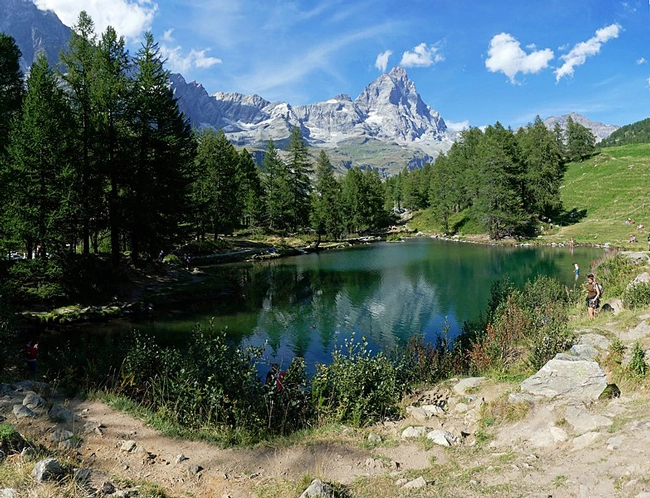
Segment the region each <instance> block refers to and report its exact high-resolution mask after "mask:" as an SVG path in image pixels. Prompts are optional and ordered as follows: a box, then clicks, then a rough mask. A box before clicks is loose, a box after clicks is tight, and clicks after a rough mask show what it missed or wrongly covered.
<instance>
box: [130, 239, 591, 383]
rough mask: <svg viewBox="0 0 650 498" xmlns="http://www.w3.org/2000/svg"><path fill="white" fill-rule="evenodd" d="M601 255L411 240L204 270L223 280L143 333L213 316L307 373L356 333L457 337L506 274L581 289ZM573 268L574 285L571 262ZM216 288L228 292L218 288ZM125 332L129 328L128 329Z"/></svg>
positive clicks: (377, 344) (172, 331) (379, 340)
mask: <svg viewBox="0 0 650 498" xmlns="http://www.w3.org/2000/svg"><path fill="white" fill-rule="evenodd" d="M602 255H603V250H602V249H596V248H575V250H574V251H573V252H572V251H571V250H570V249H569V248H568V247H541V248H540V247H538V248H514V247H496V246H486V245H476V244H465V243H454V242H445V241H439V240H433V239H429V238H427V239H424V238H423V239H415V240H409V241H407V242H404V243H378V244H370V245H366V246H361V247H355V248H351V249H345V250H336V251H325V252H322V253H319V254H309V255H304V256H297V257H292V258H286V259H281V260H277V261H273V262H266V263H256V264H237V265H227V266H215V267H211V268H204V271H206V272H209V273H213V274H215V275H217V276H218V277H219V281H221V282H224V283H225V284H224V287H223V288H222V289H220V291H219V292H215V294H214V297H213V298H211V297H210V296H206V297H207V300H206V301H204V302H203V303H200V304H197V305H196V306H192V309H191V310H187V309H185V310H174V312H173V313H169V314H163V315H162V316H158V315H156V318H155V321H152V322H147V323H140V324H137V325H136V327H137V328H138V329H140V330H143V331H148V332H152V333H155V334H162V335H165V336H167V337H170V336H176V337H182V336H183V335H184V334H186V333H187V332H188V331H189V330H191V329H192V327H193V326H194V325H195V324H196V323H199V322H201V323H206V322H207V321H209V320H210V319H211V318H214V321H215V324H216V326H217V328H219V329H220V328H224V327H225V328H227V331H228V334H229V335H230V336H232V337H233V338H235V339H237V340H240V341H243V342H245V343H248V344H252V345H255V346H259V345H263V344H265V343H266V344H268V346H267V349H266V356H267V359H268V361H269V362H271V361H277V362H278V363H281V364H282V365H285V366H286V365H288V363H289V362H290V361H291V358H292V357H293V356H295V355H298V356H303V357H304V358H305V361H306V363H307V365H308V370H310V371H311V370H313V365H314V364H315V363H327V362H329V361H330V360H331V352H332V349H333V347H334V346H335V345H336V344H337V343H340V341H342V340H343V339H345V338H348V337H350V336H351V335H352V334H355V336H356V337H357V338H359V337H361V336H364V337H366V338H367V339H368V341H369V343H370V346H371V347H372V348H373V349H374V350H380V349H385V348H390V347H392V346H394V345H395V344H397V343H398V342H399V341H403V340H405V339H407V338H408V337H409V336H411V335H414V334H418V335H424V336H425V337H426V338H427V339H428V340H431V341H435V340H436V338H437V336H438V334H440V333H442V331H443V330H445V328H447V327H448V335H449V337H450V338H453V337H455V336H456V335H457V334H458V333H459V331H460V328H461V326H462V323H463V322H464V321H467V320H475V319H477V318H478V317H479V315H480V314H481V313H482V312H484V311H485V307H486V305H487V302H488V299H489V294H490V285H491V284H492V282H494V281H496V280H498V279H501V278H503V277H505V276H508V277H509V278H510V280H511V281H512V282H513V283H514V284H515V285H518V286H521V285H523V284H524V283H525V282H526V281H527V280H533V279H534V278H535V277H536V276H537V275H549V276H553V277H556V278H557V279H559V280H560V281H562V282H563V283H564V284H565V285H567V286H568V287H569V288H572V287H573V286H578V287H579V286H580V284H582V283H583V281H584V280H585V278H586V275H587V273H589V267H590V264H591V262H592V261H593V260H595V259H597V258H599V257H601V256H602ZM574 262H577V263H578V265H579V266H580V269H581V270H580V277H579V279H578V280H577V281H576V280H575V278H574V272H573V263H574ZM224 289H228V291H227V292H224ZM129 326H130V327H131V328H132V327H133V325H129Z"/></svg>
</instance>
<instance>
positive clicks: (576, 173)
mask: <svg viewBox="0 0 650 498" xmlns="http://www.w3.org/2000/svg"><path fill="white" fill-rule="evenodd" d="M649 194H650V144H634V145H624V146H620V147H609V148H606V149H603V150H602V151H601V152H600V154H598V155H596V156H594V157H592V158H591V159H589V160H587V161H584V162H580V163H571V164H570V165H569V167H568V170H567V172H566V174H565V177H564V185H563V188H562V190H561V195H562V203H563V205H564V208H565V210H566V211H567V212H570V211H571V210H573V209H575V210H576V211H578V212H580V213H581V214H584V215H585V216H584V217H583V218H581V219H580V221H579V222H578V223H573V224H569V225H568V226H564V227H562V228H561V229H560V230H559V231H558V232H557V233H555V234H553V235H549V236H547V237H545V238H546V239H547V240H549V241H568V240H569V239H570V238H573V239H574V240H575V241H576V242H577V243H606V242H609V243H610V244H612V245H614V246H628V247H629V246H630V245H631V244H629V242H628V241H629V238H630V235H632V234H634V235H636V237H637V239H638V240H639V243H640V244H637V245H638V246H639V247H640V248H641V247H643V248H646V247H647V245H646V239H647V236H648V227H650V197H649ZM628 218H632V219H634V221H635V222H636V223H635V225H634V226H631V225H629V224H627V223H626V221H627V219H628ZM567 220H568V218H567ZM638 224H643V225H645V226H646V228H645V229H642V230H637V228H636V225H638Z"/></svg>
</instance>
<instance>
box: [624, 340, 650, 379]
mask: <svg viewBox="0 0 650 498" xmlns="http://www.w3.org/2000/svg"><path fill="white" fill-rule="evenodd" d="M630 353H631V354H630V363H628V365H627V370H628V371H629V372H630V373H631V374H632V375H633V376H635V377H645V375H646V371H647V368H648V366H647V365H646V362H645V351H644V349H643V348H642V347H641V345H640V344H639V343H638V342H635V343H634V345H633V346H632V351H631V352H630Z"/></svg>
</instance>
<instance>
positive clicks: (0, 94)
mask: <svg viewBox="0 0 650 498" xmlns="http://www.w3.org/2000/svg"><path fill="white" fill-rule="evenodd" d="M21 55H22V54H21V53H20V49H19V48H18V45H16V41H15V40H14V39H13V38H12V37H11V36H9V35H6V34H4V33H0V90H1V91H0V161H1V160H2V157H3V156H4V153H5V151H6V147H7V142H8V138H9V129H10V126H11V123H12V121H13V119H14V118H16V116H18V115H19V114H20V107H21V104H22V100H23V96H24V94H25V88H24V81H23V73H22V71H21V70H20V57H21Z"/></svg>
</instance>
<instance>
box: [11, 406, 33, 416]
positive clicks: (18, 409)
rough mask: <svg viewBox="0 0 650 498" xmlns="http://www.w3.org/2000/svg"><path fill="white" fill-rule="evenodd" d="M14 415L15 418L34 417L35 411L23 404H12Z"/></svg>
mask: <svg viewBox="0 0 650 498" xmlns="http://www.w3.org/2000/svg"><path fill="white" fill-rule="evenodd" d="M14 415H15V416H16V418H27V417H36V413H34V412H33V411H32V410H30V409H29V408H27V407H26V406H25V405H14Z"/></svg>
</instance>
